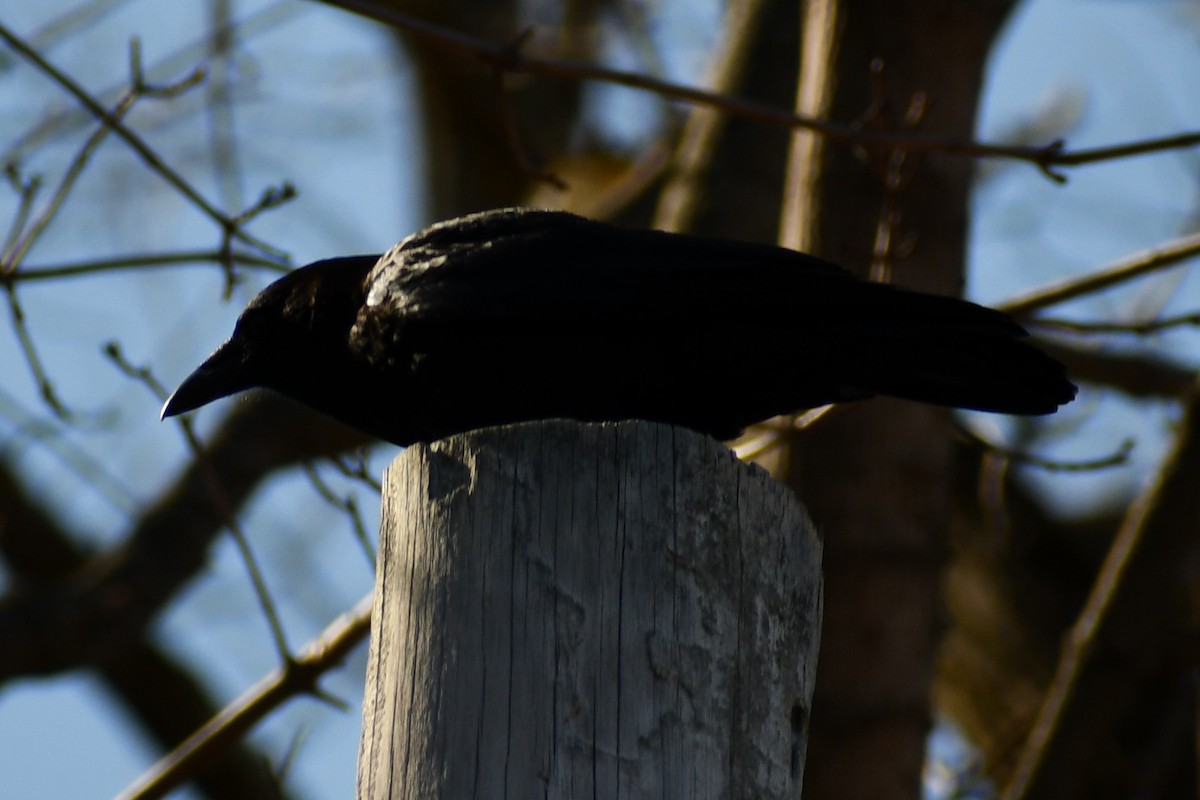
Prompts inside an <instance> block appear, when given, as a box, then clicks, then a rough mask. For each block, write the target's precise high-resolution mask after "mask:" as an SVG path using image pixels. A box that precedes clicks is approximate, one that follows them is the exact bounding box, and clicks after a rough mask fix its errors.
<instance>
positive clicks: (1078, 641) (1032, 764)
mask: <svg viewBox="0 0 1200 800" xmlns="http://www.w3.org/2000/svg"><path fill="white" fill-rule="evenodd" d="M1194 415H1195V408H1194V407H1193V409H1192V412H1191V413H1190V414H1189V418H1188V419H1187V420H1186V421H1185V423H1184V424H1183V425H1181V426H1179V428H1178V430H1177V432H1176V435H1175V441H1174V443H1173V445H1172V447H1171V452H1169V453H1168V454H1167V455H1166V456H1165V457H1164V458H1163V459H1162V461H1161V462H1160V463H1159V466H1158V469H1157V471H1156V473H1155V475H1154V476H1153V480H1152V481H1151V482H1150V483H1149V484H1148V485H1147V486H1146V488H1145V490H1144V491H1143V492H1142V493H1141V494H1139V495H1138V496H1137V498H1136V499H1135V500H1134V501H1133V503H1132V504H1131V505H1130V506H1129V509H1128V511H1127V512H1126V514H1125V518H1124V520H1122V522H1121V527H1120V528H1119V529H1118V531H1117V535H1116V537H1115V538H1114V539H1113V543H1112V547H1111V548H1110V549H1109V551H1108V555H1107V556H1105V559H1104V563H1103V564H1102V565H1101V567H1100V571H1099V572H1098V573H1097V575H1096V580H1095V582H1094V583H1093V584H1092V589H1091V592H1090V594H1089V595H1088V598H1087V600H1086V601H1085V603H1084V606H1083V609H1082V610H1081V611H1080V612H1079V616H1078V618H1077V619H1076V620H1075V623H1074V625H1072V626H1071V630H1070V631H1069V632H1068V634H1067V636H1066V638H1065V641H1064V642H1063V646H1062V654H1061V656H1060V657H1059V661H1058V667H1057V669H1056V670H1055V673H1054V678H1053V679H1052V681H1051V683H1050V686H1049V688H1048V689H1047V691H1046V695H1045V697H1044V698H1043V700H1042V706H1041V708H1040V709H1039V710H1038V715H1037V719H1036V720H1035V721H1034V723H1033V727H1032V728H1031V729H1030V731H1029V736H1028V738H1027V739H1026V740H1025V746H1024V748H1023V749H1022V752H1021V753H1020V756H1019V758H1018V760H1017V765H1016V768H1015V769H1014V770H1013V775H1012V777H1011V779H1010V781H1009V784H1008V786H1007V787H1006V788H1005V790H1004V792H1003V794H1002V795H1001V796H1002V797H1003V798H1004V800H1023V798H1024V797H1026V795H1027V794H1028V793H1029V791H1030V790H1031V789H1033V788H1034V787H1035V786H1036V785H1037V781H1038V778H1039V776H1040V775H1041V772H1042V769H1043V767H1044V766H1045V763H1046V758H1047V756H1048V754H1049V752H1050V749H1051V745H1052V744H1053V742H1054V740H1055V738H1056V736H1057V735H1058V731H1059V727H1060V725H1061V724H1062V722H1063V718H1064V716H1065V715H1066V713H1067V710H1068V707H1069V706H1070V704H1071V701H1072V700H1073V699H1074V696H1075V693H1076V691H1077V689H1078V688H1079V682H1080V678H1081V677H1082V675H1083V672H1084V669H1085V668H1086V667H1087V666H1088V665H1089V664H1090V662H1091V656H1092V653H1093V651H1094V650H1095V648H1096V646H1097V643H1098V641H1099V639H1100V636H1101V633H1102V630H1103V626H1104V624H1105V622H1106V621H1107V620H1108V618H1109V616H1110V612H1111V610H1112V608H1113V606H1114V604H1115V603H1116V601H1117V597H1118V595H1119V594H1120V592H1121V589H1122V587H1123V585H1124V583H1125V580H1126V577H1127V575H1128V573H1129V571H1130V569H1131V567H1132V564H1133V561H1134V557H1135V556H1136V555H1137V554H1138V551H1139V549H1140V548H1141V546H1142V544H1143V539H1144V535H1145V533H1146V532H1147V530H1148V528H1149V526H1150V523H1151V521H1152V519H1153V517H1154V515H1155V513H1156V511H1157V510H1158V506H1159V502H1160V500H1161V498H1162V496H1163V494H1164V492H1166V490H1167V489H1168V487H1169V485H1170V483H1171V480H1172V478H1173V477H1174V476H1175V473H1176V472H1177V471H1178V470H1179V469H1180V457H1181V455H1182V454H1183V453H1184V451H1185V450H1186V449H1187V448H1188V445H1189V442H1190V440H1191V437H1192V436H1194V435H1195V433H1194V432H1193V431H1192V427H1193V426H1194V425H1195V424H1196V419H1195V418H1194Z"/></svg>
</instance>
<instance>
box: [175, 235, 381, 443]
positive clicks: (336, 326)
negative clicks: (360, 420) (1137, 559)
mask: <svg viewBox="0 0 1200 800" xmlns="http://www.w3.org/2000/svg"><path fill="white" fill-rule="evenodd" d="M378 258H379V257H378V256H350V257H347V258H333V259H329V260H326V261H318V262H316V263H313V264H309V265H308V266H306V267H301V268H300V269H298V270H295V271H294V272H291V273H289V274H287V275H285V276H284V277H282V278H280V279H279V280H277V281H275V282H274V283H272V284H271V285H270V286H268V287H267V288H265V289H263V290H262V291H261V292H259V294H258V295H257V296H255V298H254V299H253V300H251V301H250V304H249V305H247V306H246V309H245V310H244V311H243V312H242V314H241V316H239V317H238V321H237V324H236V325H235V326H234V329H233V335H232V336H230V337H229V339H228V340H226V341H225V343H224V344H222V345H221V346H220V347H218V348H217V349H216V350H215V351H214V352H213V354H212V355H210V356H209V357H208V358H207V359H205V360H204V363H202V364H201V365H200V366H199V367H197V368H196V370H195V371H194V372H192V374H191V375H189V376H188V377H187V378H185V379H184V381H183V383H181V384H180V385H179V388H178V389H176V390H175V392H174V393H173V394H172V395H171V396H170V397H169V398H168V399H167V402H166V403H165V404H164V405H163V408H162V418H164V419H165V418H166V417H173V416H175V415H177V414H183V413H185V412H188V411H192V410H194V409H197V408H199V407H200V406H203V405H205V404H207V403H211V402H212V401H213V400H217V399H219V398H221V397H226V396H228V395H231V394H234V393H236V392H240V391H243V390H246V389H252V388H256V387H263V388H268V389H275V390H277V391H279V392H282V393H283V394H286V395H289V396H291V397H293V398H295V399H297V400H300V401H302V402H303V401H305V400H306V399H307V398H306V396H305V395H306V394H308V392H307V391H306V390H307V388H308V387H309V386H310V385H313V384H320V385H325V386H328V383H327V382H328V381H330V380H336V379H337V376H336V375H330V374H327V373H326V369H325V367H326V366H327V363H326V362H329V363H332V364H338V363H343V364H344V362H345V358H346V348H347V337H348V335H349V331H350V327H351V326H352V325H353V324H354V318H355V314H356V313H357V312H358V309H359V307H360V306H361V305H362V302H363V299H364V296H363V291H364V290H363V283H364V279H365V278H366V276H367V273H368V272H369V271H370V269H371V267H372V266H373V265H374V264H375V262H376V261H377V260H378Z"/></svg>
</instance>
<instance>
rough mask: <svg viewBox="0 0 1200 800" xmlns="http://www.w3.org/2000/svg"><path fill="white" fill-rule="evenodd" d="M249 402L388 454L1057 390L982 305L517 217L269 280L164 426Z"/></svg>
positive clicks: (1041, 400) (1023, 408) (993, 403)
mask: <svg viewBox="0 0 1200 800" xmlns="http://www.w3.org/2000/svg"><path fill="white" fill-rule="evenodd" d="M254 387H264V388H267V389H273V390H275V391H277V392H280V393H282V394H284V395H287V396H289V397H291V398H294V399H296V400H299V401H300V402H302V403H305V404H307V405H309V406H311V407H313V408H315V409H316V410H318V411H321V412H324V413H325V414H328V415H329V416H332V417H335V418H337V419H339V420H341V421H343V422H345V423H348V424H350V425H352V426H354V427H356V428H359V429H361V430H363V431H365V432H367V433H370V434H373V435H375V436H378V437H380V438H382V439H386V440H389V441H392V442H395V443H396V444H401V445H407V444H411V443H412V442H416V441H430V440H433V439H438V438H441V437H443V436H447V435H450V434H453V433H458V432H462V431H466V430H471V429H474V428H480V427H485V426H488V425H498V424H503V423H511V422H520V421H526V420H536V419H547V418H553V417H564V418H569V419H576V420H581V421H601V420H620V419H647V420H653V421H658V422H665V423H671V424H676V425H683V426H686V427H689V428H692V429H695V430H698V431H701V432H703V433H707V434H710V435H712V436H715V437H717V438H720V439H729V438H733V437H734V436H736V435H738V434H739V433H740V432H741V431H742V430H743V429H744V428H746V427H747V426H748V425H751V424H753V423H755V422H759V421H762V420H764V419H767V418H769V417H772V416H775V415H777V414H784V413H790V412H793V411H797V410H801V409H806V408H812V407H816V406H821V405H825V404H828V403H836V402H842V401H848V400H859V399H863V398H867V397H871V396H872V395H891V396H894V397H901V398H907V399H910V400H917V401H921V402H926V403H935V404H938V405H943V406H953V407H958V408H971V409H978V410H982V411H996V412H1003V413H1009V414H1047V413H1050V412H1053V411H1054V410H1055V409H1057V408H1058V407H1059V406H1060V405H1062V404H1063V403H1067V402H1069V401H1070V400H1071V399H1072V398H1073V397H1074V396H1075V387H1074V386H1073V385H1072V384H1071V383H1070V381H1068V380H1067V378H1066V376H1065V371H1064V369H1063V366H1062V365H1061V364H1059V363H1058V362H1057V361H1055V360H1054V359H1052V358H1050V357H1049V356H1047V355H1046V354H1044V353H1042V352H1041V351H1040V350H1038V349H1037V348H1036V347H1034V346H1033V345H1032V344H1030V343H1029V342H1028V341H1027V340H1026V332H1025V331H1024V329H1022V328H1021V326H1020V325H1018V324H1017V323H1016V322H1015V321H1013V320H1012V319H1011V318H1010V317H1008V316H1006V315H1005V314H1002V313H1001V312H999V311H995V310H992V309H988V308H984V307H982V306H978V305H975V304H973V303H969V302H967V301H964V300H959V299H956V298H950V297H940V296H935V295H929V294H921V293H918V292H911V291H906V290H904V289H900V288H897V287H894V286H889V285H882V284H877V283H868V282H865V281H861V280H858V279H857V278H855V277H853V276H851V275H850V274H849V273H847V272H846V271H844V270H843V269H841V268H840V267H837V266H835V265H833V264H830V263H828V262H826V261H822V260H820V259H818V258H815V257H813V256H810V255H805V254H804V253H798V252H795V251H792V250H786V249H782V248H778V247H771V246H768V245H759V244H749V243H744V242H733V241H724V240H719V239H709V238H703V237H698V236H685V235H680V234H671V233H664V232H661V231H644V230H630V229H625V228H620V227H616V226H613V225H608V224H605V223H601V222H595V221H592V220H588V219H584V218H582V217H578V216H575V215H573V214H568V213H565V212H561V211H541V210H531V209H501V210H496V211H488V212H484V213H480V214H473V215H470V216H466V217H461V218H459V219H453V220H449V221H447V222H442V223H439V224H437V225H434V226H432V227H430V228H427V229H425V230H423V231H420V232H418V233H415V234H413V235H412V236H409V237H408V238H407V239H405V240H404V241H402V242H400V244H398V245H396V246H395V247H393V248H392V249H391V250H389V251H388V252H386V253H384V254H383V255H382V256H376V255H369V256H351V257H346V258H333V259H329V260H326V261H318V262H316V263H314V264H309V265H308V266H306V267H302V268H301V269H298V270H296V271H294V272H292V273H290V274H289V275H287V276H285V277H283V278H281V279H280V280H278V281H276V282H275V283H273V284H271V285H270V286H268V287H267V288H266V289H264V290H263V291H262V292H261V293H260V294H259V295H258V296H257V297H255V298H254V299H253V300H252V301H251V302H250V304H249V305H248V306H247V307H246V309H245V311H243V312H242V315H241V317H239V318H238V321H237V325H236V327H235V328H234V331H233V335H232V336H231V337H230V338H229V340H228V341H226V342H225V343H224V344H222V345H221V346H220V347H218V348H217V350H216V352H214V353H213V354H212V355H211V356H209V358H208V359H207V360H206V361H205V362H204V363H203V364H201V365H200V367H199V368H197V369H196V371H195V372H193V373H192V374H191V375H189V376H188V377H187V378H186V379H185V380H184V381H183V383H182V384H181V385H180V386H179V388H178V389H176V390H175V393H174V394H173V395H171V397H170V398H169V399H168V400H167V402H166V404H165V405H164V406H163V409H162V416H163V417H164V418H165V417H170V416H174V415H176V414H181V413H183V412H186V411H191V410H193V409H195V408H199V407H200V406H202V405H205V404H206V403H209V402H211V401H213V400H216V399H217V398H220V397H225V396H226V395H230V394H234V393H235V392H240V391H242V390H245V389H250V388H254Z"/></svg>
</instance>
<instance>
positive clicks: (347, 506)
mask: <svg viewBox="0 0 1200 800" xmlns="http://www.w3.org/2000/svg"><path fill="white" fill-rule="evenodd" d="M304 474H305V475H307V476H308V482H309V483H311V484H312V486H313V488H314V489H316V491H317V494H319V495H320V496H321V498H322V499H323V500H325V502H326V503H329V505H331V506H333V507H334V508H336V509H338V510H339V511H341V512H343V513H345V514H346V516H348V517H349V518H350V524H351V525H352V526H353V527H354V537H355V538H356V539H358V543H359V545H360V546H361V547H362V549H363V552H364V553H366V554H367V560H368V561H370V562H371V564H374V563H375V548H374V547H373V546H372V545H371V537H370V535H368V533H367V526H366V524H365V523H364V522H363V518H362V512H361V511H360V510H359V508H358V501H357V500H355V498H354V495H352V494H347V495H346V496H345V497H340V496H338V495H337V494H336V493H335V492H334V491H333V488H332V487H331V486H330V485H329V484H327V483H326V482H325V480H324V479H323V478H322V477H321V474H320V473H319V472H318V471H317V468H316V466H314V465H313V464H312V463H305V464H304Z"/></svg>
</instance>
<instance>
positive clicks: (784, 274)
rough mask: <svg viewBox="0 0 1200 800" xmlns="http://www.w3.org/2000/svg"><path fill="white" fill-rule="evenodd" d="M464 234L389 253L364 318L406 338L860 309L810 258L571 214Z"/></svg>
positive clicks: (832, 272)
mask: <svg viewBox="0 0 1200 800" xmlns="http://www.w3.org/2000/svg"><path fill="white" fill-rule="evenodd" d="M456 222H460V223H461V222H462V221H456ZM465 222H466V224H456V225H454V226H435V227H434V228H431V229H428V230H427V231H423V232H422V233H421V234H418V235H416V236H414V237H410V238H409V239H407V240H405V241H404V242H402V243H401V244H400V245H398V246H397V247H396V248H393V250H392V251H389V253H388V254H386V255H385V256H384V257H383V258H382V259H381V260H380V262H379V264H377V265H376V267H375V269H374V270H373V272H372V274H371V276H370V277H369V278H368V285H369V293H368V297H367V304H366V306H365V308H364V312H363V313H364V315H366V316H367V317H374V318H377V319H378V320H379V321H381V322H384V323H389V322H390V323H394V324H400V325H403V327H405V328H406V329H411V327H412V326H413V325H419V324H421V323H430V324H440V323H455V324H461V323H463V322H483V321H485V320H489V321H493V322H500V321H505V322H508V323H515V324H521V325H525V324H529V325H535V326H536V325H539V324H545V323H547V322H551V321H556V322H570V321H571V320H576V321H578V322H581V323H583V322H588V323H595V322H596V321H599V320H609V319H617V320H623V321H625V322H627V323H629V324H634V323H637V322H652V321H654V320H663V321H665V320H671V321H672V322H674V323H676V324H677V323H679V322H680V321H682V320H683V319H686V318H696V319H707V320H708V321H709V323H710V324H713V323H716V322H718V321H722V320H723V321H724V322H725V323H726V324H729V323H735V322H737V321H749V320H750V319H754V318H757V319H761V318H763V317H769V316H771V315H772V314H783V315H786V316H788V317H792V318H798V317H799V316H801V315H802V314H803V311H804V307H805V306H806V305H808V304H812V305H814V306H818V307H828V305H829V304H830V303H835V302H837V301H838V300H839V298H840V297H842V296H845V298H846V300H848V301H852V300H853V297H852V296H851V295H852V294H853V289H854V288H855V287H857V286H859V282H858V281H856V280H855V279H854V278H852V277H851V276H850V275H849V274H848V273H846V272H845V271H844V270H842V269H841V268H839V267H837V266H834V265H833V264H830V263H828V262H825V261H822V260H820V259H817V258H815V257H812V256H808V255H805V254H802V253H796V252H791V251H787V250H781V249H779V248H776V247H770V246H766V245H756V244H747V243H741V242H728V241H720V240H712V239H705V238H700V237H685V236H678V235H669V234H663V233H660V232H656V231H641V230H626V229H620V228H614V227H612V226H608V225H603V224H601V223H596V222H592V221H590V220H586V219H583V218H580V217H575V216H573V215H570V214H566V213H564V212H548V211H527V210H507V211H502V212H491V213H489V214H486V215H476V217H468V218H465ZM472 223H474V224H472Z"/></svg>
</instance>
